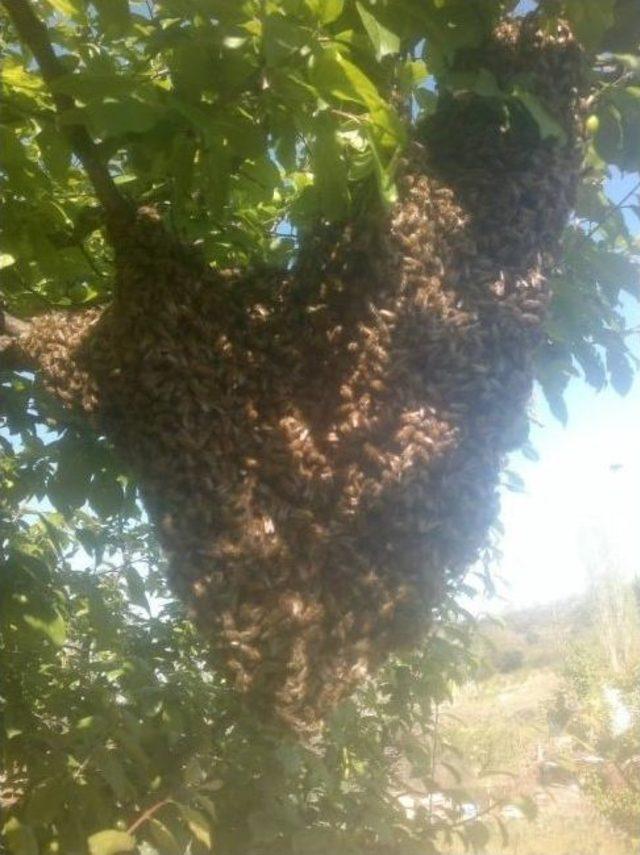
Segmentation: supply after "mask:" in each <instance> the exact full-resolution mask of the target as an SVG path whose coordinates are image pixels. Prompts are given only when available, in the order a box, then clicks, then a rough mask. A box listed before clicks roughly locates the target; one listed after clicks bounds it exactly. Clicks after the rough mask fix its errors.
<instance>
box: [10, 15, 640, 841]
mask: <svg viewBox="0 0 640 855" xmlns="http://www.w3.org/2000/svg"><path fill="white" fill-rule="evenodd" d="M33 5H34V6H35V7H36V8H37V11H38V13H39V15H40V17H41V19H42V20H44V21H45V22H46V24H47V29H48V32H49V36H50V38H51V40H52V42H53V44H54V46H55V49H56V52H57V53H58V54H59V55H60V56H61V57H62V58H63V61H64V63H65V65H66V68H67V70H68V74H67V75H66V76H65V77H63V78H62V79H60V80H59V81H57V83H56V87H57V91H59V92H63V93H66V94H68V95H70V96H72V97H73V99H74V103H75V106H74V107H73V108H72V109H70V110H68V111H67V112H66V114H65V115H63V116H61V117H60V119H58V118H57V117H56V115H55V112H54V110H53V107H52V99H51V95H50V93H49V92H48V91H47V88H46V87H45V85H44V83H43V81H42V79H41V77H40V75H39V74H38V73H37V71H36V70H35V68H34V63H33V61H32V58H31V55H30V53H29V51H28V49H27V48H26V47H25V46H24V45H22V44H20V42H19V40H18V39H17V38H16V36H15V33H14V31H13V29H12V27H11V24H10V22H9V19H8V16H7V15H6V14H5V12H4V11H2V13H1V14H0V40H1V46H2V51H3V56H4V62H3V65H2V69H1V70H0V99H1V104H2V122H1V124H0V134H1V140H0V144H1V145H2V151H3V164H2V171H1V172H0V199H1V201H2V205H3V213H4V216H3V230H4V231H3V246H2V255H0V286H1V288H2V294H3V296H4V299H5V301H6V303H7V306H8V307H9V308H10V310H11V311H13V312H14V313H16V314H18V315H22V316H29V315H31V314H34V313H37V312H39V311H42V310H44V309H48V308H59V309H69V310H72V309H73V308H76V307H80V306H87V305H91V304H100V303H103V302H105V301H106V300H108V299H109V297H110V282H111V278H110V274H111V258H110V254H109V250H108V246H107V243H106V241H105V237H104V231H103V216H102V212H101V209H100V207H99V206H98V205H97V204H96V199H95V196H94V193H93V190H92V188H91V187H90V185H89V183H88V181H87V179H86V177H85V175H84V173H83V171H82V170H81V169H80V167H79V164H78V162H77V160H76V158H75V157H74V156H73V155H72V153H71V151H70V148H69V145H68V143H67V141H66V138H65V136H64V135H63V133H62V132H61V131H62V128H61V125H62V126H66V125H68V124H70V123H76V122H81V123H83V124H85V125H86V127H88V128H89V129H90V131H91V132H92V134H93V135H94V136H95V137H96V139H97V140H98V141H99V147H100V150H101V152H102V154H103V155H104V157H105V158H106V159H108V162H109V167H110V170H111V172H112V174H113V175H114V176H115V179H116V182H117V184H118V185H119V186H120V187H121V188H122V189H123V190H124V191H126V192H127V193H130V194H131V195H132V196H135V197H136V198H138V199H140V200H142V201H143V202H147V203H151V204H153V205H155V206H156V207H157V208H158V210H159V211H160V212H161V213H162V215H163V217H164V218H165V220H166V221H167V223H169V224H170V226H171V227H172V228H173V229H174V230H175V231H176V232H178V233H179V234H180V235H182V236H183V237H185V238H187V239H189V240H193V241H196V242H198V243H199V245H200V246H201V248H202V250H203V252H204V253H205V255H206V257H207V258H208V259H209V261H210V263H211V264H212V265H219V266H232V265H237V266H247V265H255V266H259V265H276V266H281V267H286V266H287V265H289V264H291V262H292V259H293V258H294V257H295V253H296V244H297V236H298V235H299V234H300V233H301V232H303V231H304V230H305V229H307V228H309V227H310V226H311V224H313V223H315V222H317V220H318V219H323V220H328V221H335V220H339V219H342V218H344V217H346V216H358V215H359V214H360V213H362V212H365V211H367V210H368V209H369V208H370V207H371V206H372V205H379V204H388V203H389V202H391V201H392V200H393V199H394V197H395V185H394V179H395V170H396V167H397V164H398V161H399V159H400V158H401V156H402V153H403V150H404V146H405V145H406V142H407V140H408V138H409V137H410V135H411V131H412V127H414V126H416V125H417V124H419V123H420V122H421V121H422V119H423V118H424V117H426V116H428V115H429V113H430V112H431V110H432V109H433V102H434V98H435V94H434V92H435V91H437V90H439V91H445V90H449V91H451V92H452V93H454V94H455V92H456V91H458V90H459V89H464V88H471V89H472V90H473V91H474V92H476V94H479V95H481V96H482V97H485V98H487V99H490V100H492V102H493V101H495V100H498V101H499V102H500V103H501V104H502V105H503V106H504V109H505V111H506V115H507V116H508V115H509V110H510V109H515V106H514V102H515V101H518V102H519V103H520V104H521V105H523V106H524V107H525V108H526V109H527V110H528V111H529V112H530V114H531V116H532V118H533V120H534V121H535V122H536V123H537V124H538V126H539V129H540V132H541V134H542V135H543V136H544V135H545V134H548V133H551V134H553V133H554V128H553V126H552V125H550V124H549V117H547V116H545V115H543V114H542V113H541V112H540V110H539V109H538V107H537V105H536V102H535V100H534V99H533V96H532V95H531V93H529V91H528V89H527V81H526V80H523V81H522V84H521V87H519V88H518V90H517V91H514V92H509V93H502V92H501V91H500V89H499V86H498V84H497V83H496V81H495V80H492V79H489V78H488V77H487V75H486V74H484V75H483V74H482V70H480V72H479V74H478V75H477V77H476V78H475V79H473V80H465V81H461V80H460V79H456V78H455V76H453V75H451V74H450V67H451V60H452V58H453V56H454V55H455V54H456V52H458V51H461V50H467V49H472V48H473V47H474V45H477V44H478V43H479V41H480V40H481V38H482V34H483V33H484V32H487V31H488V30H489V29H490V28H491V27H492V26H493V25H494V24H495V22H496V21H497V20H498V18H499V17H500V16H501V15H502V14H504V13H505V11H508V10H509V8H510V7H513V6H514V5H515V4H514V3H503V2H498V0H478V2H474V3H470V2H468V0H429V2H424V0H400V2H398V0H381V2H376V3H374V2H369V0H359V2H354V0H279V1H278V2H276V0H242V1H241V2H231V0H206V1H205V0H156V2H153V0H152V2H149V3H141V2H127V0H93V2H88V0H38V2H36V3H34V4H33ZM549 5H550V6H551V5H552V4H549ZM561 5H562V6H563V9H562V11H563V12H564V14H566V15H567V17H568V18H569V19H570V21H571V22H572V24H573V26H574V28H575V30H576V32H577V33H578V34H579V35H580V37H581V38H582V40H583V42H584V44H585V46H586V47H587V48H588V50H589V51H590V53H589V54H588V60H589V62H590V63H591V67H592V70H591V74H592V81H593V95H592V99H593V100H592V107H591V109H592V117H591V119H590V121H589V122H588V129H589V133H590V137H589V142H588V150H587V164H588V167H589V168H588V170H587V171H586V172H585V174H584V180H583V183H582V186H581V188H580V194H579V198H578V202H577V206H576V216H575V219H574V221H573V222H572V223H571V224H570V225H569V226H568V228H567V231H566V233H565V235H564V238H563V241H564V256H563V260H562V263H561V264H560V265H559V266H558V268H557V270H556V271H555V273H554V288H555V295H556V296H555V301H554V304H553V308H552V315H551V318H550V321H549V328H548V334H549V339H548V344H547V346H546V347H545V348H544V349H543V351H542V352H541V354H540V359H539V379H540V382H541V384H542V386H543V388H544V390H545V392H546V394H547V396H548V398H549V400H550V402H551V404H552V407H553V409H554V412H555V413H556V414H557V415H558V416H559V417H560V418H562V419H565V418H566V408H565V406H564V403H563V400H562V392H563V390H564V388H565V386H566V384H567V382H568V380H569V379H570V377H572V376H573V375H575V374H578V373H582V375H583V376H584V377H585V379H586V380H587V382H588V383H590V384H591V385H592V386H594V387H595V388H600V387H601V386H603V385H604V384H605V383H607V382H610V383H612V384H613V385H614V387H615V388H616V389H617V390H618V391H620V392H621V393H624V392H626V391H627V390H628V388H629V386H630V383H631V380H632V375H633V370H634V368H635V364H634V360H633V357H632V354H631V352H630V349H629V336H630V332H631V331H630V330H628V329H627V328H626V326H625V317H624V311H623V305H624V304H623V300H625V299H628V296H627V295H630V296H631V297H635V298H637V297H638V296H639V293H640V291H639V289H640V284H639V275H638V262H637V255H638V248H639V247H638V239H637V237H634V236H633V231H634V223H635V220H634V217H635V218H637V217H638V216H639V215H640V207H639V206H638V201H637V188H636V191H634V192H632V193H630V194H629V196H628V198H627V199H626V200H625V202H624V204H618V203H616V202H614V201H613V200H612V199H611V198H610V197H609V196H608V195H607V192H606V191H607V187H608V184H607V179H608V177H610V176H611V174H612V170H614V171H615V170H623V171H624V172H630V173H637V172H638V171H639V170H640V65H639V63H640V60H639V59H638V54H637V51H636V48H637V42H638V38H636V39H635V42H634V41H633V40H632V43H631V44H630V43H629V40H630V37H629V31H630V28H631V31H632V32H633V29H632V28H633V26H637V21H636V23H635V24H634V20H635V19H634V18H633V14H634V11H633V9H632V6H633V4H625V3H624V2H617V3H616V2H613V0H606V2H605V0H593V2H584V0H580V2H578V1H577V0H575V2H574V0H567V2H566V3H564V4H561ZM552 14H555V7H554V9H553V10H551V11H550V12H549V15H552ZM625 23H626V24H628V25H627V26H625ZM601 48H606V51H607V52H606V53H598V51H599V50H600V49H601ZM634 51H636V52H634ZM616 174H617V173H616ZM636 225H637V224H636ZM0 379H1V383H2V403H3V415H2V419H3V421H2V426H1V433H0V444H1V446H2V458H1V459H0V468H1V470H2V473H1V474H2V483H3V491H2V494H1V495H0V512H1V513H0V538H1V543H0V556H1V559H2V569H1V570H0V734H1V736H0V753H1V758H2V759H1V761H0V769H1V770H2V771H1V772H0V786H1V787H2V791H1V793H0V799H1V800H2V807H3V813H4V815H3V821H4V830H3V835H4V838H3V839H4V842H5V845H6V846H7V847H8V848H9V851H10V852H12V853H15V855H30V854H31V853H37V852H39V851H40V852H56V851H57V852H64V853H80V852H82V853H84V852H90V853H92V855H93V853H95V855H108V853H115V852H120V851H133V850H132V847H133V846H136V847H138V848H139V851H141V852H147V853H149V852H151V851H158V852H162V853H165V852H167V853H170V852H184V851H185V850H186V848H187V847H188V846H189V845H190V846H191V850H189V851H192V852H199V851H220V852H225V853H235V852H237V853H241V852H242V853H249V852H254V853H282V852H292V853H293V852H296V853H307V852H308V853H313V852H325V851H330V850H334V851H338V852H340V853H349V852H354V853H355V852H376V851H377V852H390V851H393V852H394V853H395V852H407V853H409V852H417V851H420V852H424V851H430V849H429V847H431V851H435V843H434V841H435V839H436V836H437V834H438V833H439V832H441V831H446V832H447V833H448V834H450V835H454V834H458V835H460V836H462V837H463V839H464V840H465V841H466V842H467V843H468V844H469V846H476V847H477V848H480V847H481V846H482V844H483V840H484V839H485V832H484V830H483V826H482V824H481V823H478V822H472V823H469V822H467V821H466V820H465V818H464V815H463V810H462V804H463V803H464V801H465V796H464V794H463V793H455V792H452V793H451V794H450V799H451V804H452V807H451V809H450V810H449V811H448V814H447V815H442V816H434V815H433V812H431V813H430V812H428V811H425V810H418V811H417V813H416V815H415V816H414V818H413V819H412V820H409V819H408V817H407V816H406V814H405V811H404V809H403V808H402V806H401V804H400V803H399V802H398V800H397V798H396V797H395V796H396V795H397V788H396V785H395V775H396V770H397V760H398V757H399V756H403V757H404V758H405V759H406V760H407V761H408V762H409V763H410V765H411V768H412V773H413V774H414V776H415V777H417V778H419V779H420V780H421V781H422V783H423V786H424V789H425V791H427V792H429V791H434V790H436V789H438V785H437V783H436V782H434V781H433V780H432V779H431V751H432V748H433V744H434V734H433V726H432V719H431V713H432V710H433V708H434V705H435V704H436V703H437V702H438V701H439V700H441V699H442V698H443V697H444V696H445V695H446V692H447V690H448V686H449V684H450V682H451V681H452V680H456V679H460V678H461V676H462V675H463V674H464V673H465V668H466V667H467V666H468V662H467V660H468V656H467V653H466V652H465V651H466V644H467V642H466V632H467V625H466V624H465V622H464V620H463V619H462V618H461V616H460V614H459V612H457V611H456V610H455V608H454V606H453V605H452V604H451V603H449V604H448V606H447V608H448V609H450V611H449V613H448V614H445V615H443V616H441V622H440V624H439V629H438V631H437V632H436V633H435V634H434V637H433V639H432V640H431V642H430V644H429V647H428V648H427V650H426V651H421V652H419V653H417V654H415V656H414V657H412V658H408V659H407V660H406V661H396V662H394V663H392V664H391V665H390V666H389V668H388V669H387V670H386V671H385V672H384V673H383V674H382V675H381V676H380V678H379V680H377V681H376V682H375V683H371V684H369V685H367V687H366V688H365V689H363V691H362V692H361V693H360V694H359V695H358V697H357V698H356V699H354V701H353V702H349V703H348V704H346V705H345V706H344V707H343V708H341V709H340V710H339V711H338V713H337V714H336V716H335V718H334V720H333V722H332V724H331V726H330V729H329V732H328V734H327V736H326V738H325V739H324V741H322V742H320V743H318V745H315V746H312V747H304V746H301V745H294V744H292V743H289V742H287V741H286V740H283V738H282V736H281V735H280V734H278V733H266V732H264V731H259V730H257V728H256V726H255V723H254V722H252V721H251V719H250V717H248V716H247V714H246V713H243V712H242V711H241V710H239V709H238V708H237V706H236V702H235V700H234V698H233V695H232V693H231V692H230V691H229V689H228V687H227V686H226V684H225V683H224V681H223V680H222V678H220V677H219V676H218V673H217V672H216V669H215V662H211V661H210V660H209V658H208V654H207V652H206V651H205V650H204V648H203V647H202V646H201V645H200V643H199V640H198V638H197V636H196V635H195V633H194V631H193V629H192V627H191V626H190V624H189V623H188V621H186V619H185V618H184V616H183V615H182V614H180V612H179V610H178V608H177V606H176V605H175V604H174V603H173V602H172V601H171V600H170V599H169V598H168V595H167V591H166V589H165V587H164V582H163V580H162V575H161V573H160V568H161V564H162V560H161V557H160V556H159V555H158V551H157V548H156V545H155V543H154V540H153V537H152V535H151V533H150V531H149V529H148V526H147V523H146V520H145V517H144V514H143V513H142V512H141V510H140V507H139V504H138V502H137V499H136V491H135V485H134V484H133V483H132V482H131V480H130V478H129V477H128V475H127V473H126V472H124V471H122V468H121V466H120V464H118V463H117V462H116V461H115V460H114V459H113V457H112V455H111V453H110V450H109V448H108V447H107V445H106V443H105V442H104V441H102V440H101V439H100V438H98V439H96V438H95V437H92V436H90V435H88V434H87V433H86V431H85V430H84V429H83V428H82V427H81V426H77V425H66V424H65V422H64V420H62V419H61V416H60V413H59V412H58V411H57V409H56V407H55V406H54V404H53V403H52V402H51V401H49V400H46V399H44V398H43V397H42V395H41V393H40V391H39V389H38V386H37V384H36V385H34V384H33V382H32V378H31V377H29V376H27V375H24V374H19V373H16V372H13V371H10V370H8V369H7V370H3V371H2V374H1V375H0ZM63 425H64V427H63ZM420 728H421V729H422V733H421V738H420V739H417V738H416V737H415V735H416V733H417V732H419V731H420ZM5 815H6V819H5ZM143 845H144V846H146V848H142V847H143ZM151 847H155V849H152V848H151Z"/></svg>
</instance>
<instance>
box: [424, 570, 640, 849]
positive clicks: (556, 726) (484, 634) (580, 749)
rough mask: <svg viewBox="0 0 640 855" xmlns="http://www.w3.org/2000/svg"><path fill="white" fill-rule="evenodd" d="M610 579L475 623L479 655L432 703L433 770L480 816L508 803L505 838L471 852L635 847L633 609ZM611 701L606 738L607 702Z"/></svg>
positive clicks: (639, 779)
mask: <svg viewBox="0 0 640 855" xmlns="http://www.w3.org/2000/svg"><path fill="white" fill-rule="evenodd" d="M616 585H617V583H616ZM616 585H612V584H611V583H610V582H606V583H605V585H604V588H603V587H602V586H600V587H597V588H594V590H593V591H592V592H590V593H589V594H588V595H587V596H585V597H583V598H574V599H572V600H567V601H563V602H559V603H554V604H551V605H545V606H536V607H534V608H531V609H526V610H522V611H518V612H514V613H511V614H508V615H507V616H505V617H503V618H501V619H500V620H499V621H496V620H493V619H490V620H489V619H487V620H482V621H481V622H480V625H479V628H478V637H477V641H476V648H477V649H476V652H477V654H478V655H479V656H480V658H481V660H482V662H481V665H480V667H479V669H478V673H477V675H476V678H475V679H474V680H472V681H470V682H469V683H468V684H467V685H466V686H464V687H463V688H462V689H460V690H459V691H458V692H457V693H456V695H455V698H454V700H453V703H451V704H450V705H448V706H447V707H446V708H443V709H442V712H441V730H442V741H443V749H442V753H441V756H440V757H439V761H440V764H439V768H438V769H437V772H438V775H437V777H438V780H447V781H448V783H449V785H450V786H457V787H459V788H462V789H463V790H464V791H465V792H468V794H469V800H470V802H473V804H475V805H476V806H477V810H478V811H480V812H482V811H484V810H487V811H488V810H491V809H492V806H495V805H498V804H500V803H502V802H505V803H509V806H508V807H504V808H502V809H500V808H498V809H497V812H498V815H499V817H500V820H501V822H502V824H503V828H502V832H503V833H504V836H505V839H506V837H507V836H508V842H507V843H506V846H504V839H503V833H501V831H500V829H499V828H498V829H496V834H495V835H494V836H493V837H492V838H491V839H490V840H489V841H487V842H486V843H485V844H483V845H482V846H480V847H479V849H478V851H479V852H484V853H487V855H497V854H498V853H499V852H500V853H503V855H632V853H637V852H638V851H640V850H638V849H636V848H635V843H634V842H633V840H632V837H631V836H630V835H633V833H634V831H633V829H634V827H636V813H635V810H636V807H637V811H638V814H637V815H638V823H637V833H638V835H640V679H637V678H640V643H638V644H637V646H636V647H635V653H634V644H635V643H636V642H635V641H634V633H635V634H637V635H636V636H635V638H636V640H637V641H638V642H640V617H639V616H638V608H637V603H636V600H635V597H634V592H633V589H632V588H629V587H626V588H624V589H621V588H620V587H619V585H618V586H617V587H616ZM634 657H635V658H634ZM612 663H613V664H612ZM614 665H615V667H614ZM636 668H637V671H636V670H634V669H636ZM636 675H637V678H636ZM634 680H635V684H636V685H637V692H638V697H637V706H635V707H633V709H631V707H632V706H633V704H635V703H636V701H635V700H631V701H629V700H628V699H629V698H635V695H634V691H635V689H634ZM625 681H626V682H625ZM625 687H627V689H625ZM625 692H626V694H625ZM623 697H624V698H625V703H627V705H628V708H625V707H624V705H622V707H623V712H625V713H626V718H624V717H623V720H624V722H625V724H624V727H625V728H626V729H625V730H624V732H622V731H620V733H618V734H616V733H615V731H616V726H615V715H616V710H615V709H614V708H613V707H612V706H611V704H612V703H614V704H615V703H620V704H622V700H621V699H622V698H623ZM616 699H617V701H616ZM618 712H619V711H618ZM634 716H635V718H634ZM636 755H637V756H636ZM453 768H455V769H456V770H458V772H457V773H453V772H452V769H453ZM618 772H619V774H618ZM458 773H459V774H458ZM616 775H617V777H616ZM454 779H455V780H454ZM636 784H637V785H638V788H637V789H635V787H636ZM634 799H635V804H634ZM519 800H520V801H519ZM518 801H519V804H520V808H518V807H514V803H516V804H517V803H518ZM534 814H537V815H536V817H535V818H533V816H534ZM527 817H528V818H527ZM472 818H473V817H472ZM610 820H612V821H610ZM623 830H626V832H627V833H626V834H625V833H623ZM447 851H450V852H451V853H458V852H462V851H463V849H460V848H456V844H455V842H454V843H452V845H451V848H450V849H449V850H447Z"/></svg>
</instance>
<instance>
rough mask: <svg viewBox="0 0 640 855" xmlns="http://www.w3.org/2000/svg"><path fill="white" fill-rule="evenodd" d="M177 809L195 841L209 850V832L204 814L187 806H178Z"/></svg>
mask: <svg viewBox="0 0 640 855" xmlns="http://www.w3.org/2000/svg"><path fill="white" fill-rule="evenodd" d="M178 808H179V810H180V813H181V814H182V818H183V819H184V821H185V822H186V824H187V826H188V827H189V831H190V832H191V833H192V834H193V836H194V837H195V839H196V840H197V841H198V842H199V843H202V844H203V845H204V846H207V847H209V849H210V848H211V830H210V827H209V823H208V822H207V819H206V817H205V816H204V814H202V813H200V811H199V810H196V809H195V808H192V807H189V805H183V804H179V805H178Z"/></svg>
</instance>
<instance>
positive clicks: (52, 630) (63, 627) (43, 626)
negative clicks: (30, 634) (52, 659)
mask: <svg viewBox="0 0 640 855" xmlns="http://www.w3.org/2000/svg"><path fill="white" fill-rule="evenodd" d="M22 619H23V620H24V622H25V623H26V624H28V625H29V626H30V627H31V628H32V629H35V630H36V632H41V633H42V634H43V635H46V636H47V638H49V639H50V640H51V641H52V642H53V643H54V644H55V645H56V647H62V645H63V644H64V643H65V641H66V638H67V624H66V622H65V620H64V618H63V617H62V615H60V614H58V613H56V614H55V615H54V616H53V617H44V616H42V615H37V614H27V613H25V614H23V615H22Z"/></svg>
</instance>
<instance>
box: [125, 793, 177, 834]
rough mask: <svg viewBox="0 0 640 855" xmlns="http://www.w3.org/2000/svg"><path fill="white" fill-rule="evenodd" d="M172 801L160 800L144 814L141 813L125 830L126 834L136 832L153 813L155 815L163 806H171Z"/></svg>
mask: <svg viewBox="0 0 640 855" xmlns="http://www.w3.org/2000/svg"><path fill="white" fill-rule="evenodd" d="M172 801H173V799H162V801H159V802H156V803H155V804H154V805H151V807H150V808H148V809H147V810H146V811H145V812H144V813H141V814H140V816H139V817H138V818H137V819H136V820H135V822H132V823H131V825H130V826H129V828H127V834H133V832H134V831H137V830H138V828H140V826H141V825H143V824H144V823H145V822H147V820H149V819H151V817H152V816H153V815H154V813H157V812H158V811H159V810H160V808H163V807H164V806H165V805H169V804H171V802H172Z"/></svg>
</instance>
